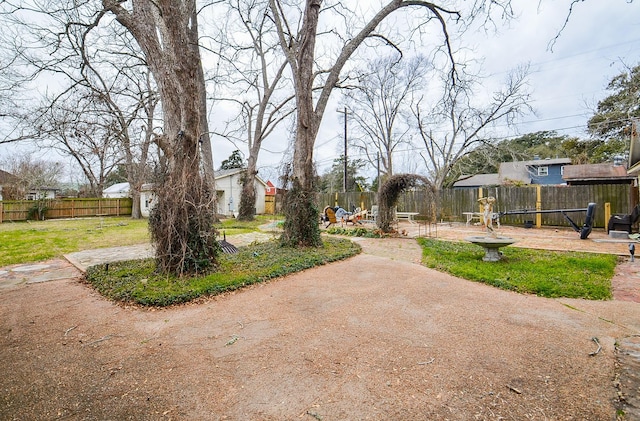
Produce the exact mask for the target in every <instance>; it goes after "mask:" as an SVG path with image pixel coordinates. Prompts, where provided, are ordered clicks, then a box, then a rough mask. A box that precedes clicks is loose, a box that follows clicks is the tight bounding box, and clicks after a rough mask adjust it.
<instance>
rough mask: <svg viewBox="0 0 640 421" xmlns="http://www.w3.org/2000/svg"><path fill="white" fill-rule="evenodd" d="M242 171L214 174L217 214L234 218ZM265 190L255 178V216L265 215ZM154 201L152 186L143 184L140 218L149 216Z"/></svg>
mask: <svg viewBox="0 0 640 421" xmlns="http://www.w3.org/2000/svg"><path fill="white" fill-rule="evenodd" d="M243 171H244V170H243V169H242V168H234V169H230V170H218V171H216V172H215V179H216V196H217V199H218V214H220V215H225V216H230V217H231V216H234V217H235V216H236V215H237V214H238V207H239V206H240V193H241V192H242V174H243ZM267 188H268V186H267V183H265V182H264V180H262V179H261V178H260V177H256V184H255V190H256V202H255V208H256V214H262V213H265V204H264V202H265V196H266V191H267ZM154 201H155V196H154V192H153V185H151V184H144V185H143V186H142V189H141V190H140V211H141V212H142V216H145V217H148V216H149V211H150V210H151V208H152V207H153V205H154Z"/></svg>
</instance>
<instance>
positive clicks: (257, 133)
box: [214, 0, 294, 221]
mask: <svg viewBox="0 0 640 421" xmlns="http://www.w3.org/2000/svg"><path fill="white" fill-rule="evenodd" d="M227 7H228V12H227V14H226V15H225V16H226V18H227V19H224V20H223V21H224V23H225V25H224V26H223V27H222V28H220V33H219V35H218V37H219V39H220V40H221V41H220V44H221V45H220V51H219V52H218V53H217V54H218V55H219V59H220V62H221V63H222V66H221V67H223V68H224V70H221V69H220V68H218V70H217V72H218V74H217V75H216V78H215V80H216V81H217V82H218V87H217V91H218V92H220V94H219V95H217V96H216V97H215V98H214V99H216V100H219V101H224V102H230V103H232V104H234V105H235V106H237V109H238V110H239V111H238V114H239V117H236V118H234V119H233V120H232V121H231V122H228V124H227V127H226V128H225V129H224V130H223V131H222V132H218V134H219V135H221V136H224V137H226V138H228V139H229V140H231V141H232V142H234V143H235V142H237V141H239V142H243V143H246V145H247V149H248V151H249V154H248V156H247V167H246V170H245V171H246V175H245V177H243V179H242V194H241V196H240V207H239V210H238V219H239V220H245V221H246V220H252V219H253V217H254V214H255V176H256V175H257V174H258V171H257V162H258V156H259V153H260V150H261V148H262V145H263V142H264V141H265V140H266V139H267V138H268V137H269V136H270V135H271V134H272V133H273V131H274V130H275V129H276V127H278V125H279V124H280V123H282V122H283V121H284V120H285V119H287V118H288V117H289V116H291V114H292V113H293V111H294V110H293V107H292V106H291V104H292V102H293V96H292V94H291V90H290V89H286V88H287V87H286V82H287V81H286V79H285V77H284V72H285V69H286V66H287V62H286V60H285V59H284V57H283V56H282V51H281V50H280V47H279V44H278V37H277V34H276V33H275V31H274V27H273V21H272V20H271V19H269V16H268V14H267V11H268V4H267V3H266V2H255V1H247V0H234V1H231V2H229V3H228V4H227ZM289 88H290V87H289Z"/></svg>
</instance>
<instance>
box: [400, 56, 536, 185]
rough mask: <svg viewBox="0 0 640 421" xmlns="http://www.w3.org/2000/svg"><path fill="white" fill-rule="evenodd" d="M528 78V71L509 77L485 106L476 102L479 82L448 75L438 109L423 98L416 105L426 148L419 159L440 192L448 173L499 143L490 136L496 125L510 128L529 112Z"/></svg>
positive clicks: (415, 108) (420, 131)
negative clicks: (480, 149)
mask: <svg viewBox="0 0 640 421" xmlns="http://www.w3.org/2000/svg"><path fill="white" fill-rule="evenodd" d="M527 75H528V68H527V67H524V68H520V69H517V70H515V71H514V72H512V73H510V74H509V76H508V78H507V81H506V83H505V85H504V87H503V88H502V89H501V90H498V91H496V92H494V93H493V95H492V97H491V99H489V100H487V101H486V103H484V104H478V103H477V102H474V100H476V98H477V97H478V95H476V92H475V90H474V88H475V85H476V84H478V82H479V79H477V78H467V80H466V81H462V80H461V79H460V78H457V79H455V80H453V79H451V78H450V77H449V75H445V76H444V77H443V81H442V82H443V83H442V88H443V91H444V93H443V95H442V97H441V99H440V101H438V103H437V104H435V106H433V107H430V106H428V105H427V103H426V100H425V99H424V97H423V98H421V100H419V101H417V102H416V103H415V104H414V106H413V113H414V116H415V121H416V122H417V125H418V133H419V138H420V140H421V141H422V144H423V147H424V150H423V152H421V153H420V155H421V156H422V158H423V160H424V162H425V165H426V167H427V168H428V170H429V172H430V178H431V181H432V184H433V186H434V187H435V188H436V189H437V190H440V189H442V186H443V184H444V182H445V180H446V178H447V175H448V174H449V171H450V170H451V168H452V167H453V165H454V164H455V163H456V162H457V161H458V160H459V159H461V158H462V157H463V156H464V155H465V154H466V153H468V152H470V151H471V150H473V149H474V148H475V147H477V146H480V145H486V144H491V143H495V142H496V141H497V140H496V139H494V138H492V136H491V132H490V129H491V127H492V125H493V124H495V123H497V122H504V123H507V124H509V123H510V122H511V121H512V120H513V118H515V117H516V116H518V115H520V114H522V113H523V112H524V111H526V110H527V109H528V104H527V101H528V98H529V93H528V92H527V89H526V78H527ZM476 101H477V100H476Z"/></svg>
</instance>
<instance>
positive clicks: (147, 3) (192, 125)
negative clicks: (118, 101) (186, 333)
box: [102, 0, 220, 274]
mask: <svg viewBox="0 0 640 421" xmlns="http://www.w3.org/2000/svg"><path fill="white" fill-rule="evenodd" d="M102 4H103V6H104V13H112V14H113V15H114V16H115V18H116V20H117V21H118V22H119V23H120V24H121V25H122V26H123V27H124V28H126V29H127V30H128V31H129V32H130V33H131V34H132V35H133V37H134V38H135V40H136V41H137V43H138V45H139V46H140V48H141V50H142V52H143V53H144V56H145V59H146V61H147V65H148V66H149V69H150V71H151V74H152V75H153V76H154V79H155V81H156V83H157V86H158V92H159V95H160V99H161V104H162V110H163V120H164V126H163V134H162V135H161V136H159V137H158V138H157V143H158V145H159V147H160V148H161V149H162V151H163V153H164V156H165V157H166V160H167V166H166V173H165V177H164V178H163V180H162V184H161V185H160V186H159V187H158V189H157V196H158V201H157V203H156V206H155V207H154V209H153V212H152V215H151V219H150V225H151V236H152V239H153V241H154V242H155V244H156V261H157V262H158V265H159V268H160V269H161V270H163V271H167V272H173V273H177V274H184V273H193V272H200V271H203V270H207V269H208V268H211V267H215V265H216V264H217V256H218V254H219V252H220V247H219V245H218V243H217V241H216V239H215V230H214V228H213V226H212V224H213V222H214V220H215V209H214V206H213V204H214V200H215V193H214V192H213V191H212V190H211V189H210V183H207V182H206V180H205V178H204V177H203V176H202V173H201V171H200V170H201V162H202V161H201V155H200V143H201V142H203V141H204V140H205V139H207V138H208V132H209V130H208V123H207V114H206V112H205V111H206V87H205V80H204V71H203V68H202V60H201V56H200V47H199V33H198V13H197V12H198V9H197V7H196V1H195V0H180V1H178V0H155V1H152V0H139V1H136V2H133V3H132V4H130V5H127V6H128V7H125V6H124V5H123V4H122V2H121V1H119V0H102ZM203 105H204V106H205V107H203Z"/></svg>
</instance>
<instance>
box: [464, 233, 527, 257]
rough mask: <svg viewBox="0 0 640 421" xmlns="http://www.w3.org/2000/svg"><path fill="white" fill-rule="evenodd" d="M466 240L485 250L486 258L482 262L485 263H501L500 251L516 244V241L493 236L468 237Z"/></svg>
mask: <svg viewBox="0 0 640 421" xmlns="http://www.w3.org/2000/svg"><path fill="white" fill-rule="evenodd" d="M465 240H467V241H469V242H470V243H473V244H477V245H479V246H480V247H482V248H484V257H483V258H482V260H484V261H485V262H497V261H499V260H500V258H501V257H500V251H499V249H500V248H501V247H505V246H508V245H511V244H513V243H515V242H516V240H514V239H513V238H509V237H491V236H473V237H467V238H465Z"/></svg>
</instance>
